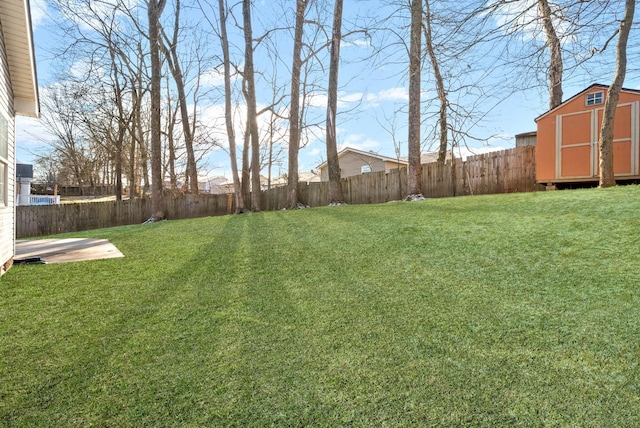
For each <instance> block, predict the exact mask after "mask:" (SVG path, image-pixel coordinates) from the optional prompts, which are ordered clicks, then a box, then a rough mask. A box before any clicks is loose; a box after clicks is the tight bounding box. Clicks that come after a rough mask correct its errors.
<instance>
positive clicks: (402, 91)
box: [364, 87, 409, 107]
mask: <svg viewBox="0 0 640 428" xmlns="http://www.w3.org/2000/svg"><path fill="white" fill-rule="evenodd" d="M364 100H365V101H366V103H367V105H368V107H378V106H379V105H380V103H381V102H383V101H402V102H408V101H409V93H408V92H407V89H406V88H404V87H395V88H389V89H383V90H382V91H379V92H376V93H372V94H367V95H366V96H365V97H364Z"/></svg>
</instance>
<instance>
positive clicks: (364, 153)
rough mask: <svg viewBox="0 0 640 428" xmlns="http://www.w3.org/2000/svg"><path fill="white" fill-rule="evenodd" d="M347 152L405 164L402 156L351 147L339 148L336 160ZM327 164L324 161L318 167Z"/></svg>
mask: <svg viewBox="0 0 640 428" xmlns="http://www.w3.org/2000/svg"><path fill="white" fill-rule="evenodd" d="M347 153H355V154H358V155H361V156H368V157H371V158H374V159H380V160H381V161H384V162H395V163H402V164H406V163H407V162H406V161H405V160H402V158H401V159H400V160H399V161H398V159H396V158H391V157H389V156H383V155H379V154H377V153H374V152H366V151H364V150H357V149H352V148H351V147H347V148H344V149H342V150H340V152H338V160H340V158H341V157H343V156H344V155H346V154H347ZM326 166H327V162H326V161H324V162H322V163H321V164H320V165H318V169H322V168H324V167H326Z"/></svg>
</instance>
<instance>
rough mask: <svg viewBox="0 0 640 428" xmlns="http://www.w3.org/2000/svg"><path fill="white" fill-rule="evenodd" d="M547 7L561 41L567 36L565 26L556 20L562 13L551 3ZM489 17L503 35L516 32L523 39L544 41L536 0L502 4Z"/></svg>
mask: <svg viewBox="0 0 640 428" xmlns="http://www.w3.org/2000/svg"><path fill="white" fill-rule="evenodd" d="M491 3H492V2H489V3H488V4H491ZM549 6H550V7H551V8H552V10H551V14H552V17H553V18H552V20H553V25H554V27H555V30H556V32H557V33H558V36H559V37H560V38H561V39H562V38H563V36H564V35H566V34H567V24H566V22H565V21H562V20H560V19H558V18H557V17H558V16H561V15H562V12H561V11H559V10H557V9H558V7H557V6H556V5H554V4H552V3H549ZM491 16H493V18H494V20H495V21H496V25H497V26H498V28H501V31H502V32H503V33H505V34H506V33H512V32H514V31H517V32H521V33H522V34H523V35H524V38H525V39H528V40H537V41H541V42H544V41H545V34H544V31H543V27H542V21H541V19H540V14H539V12H538V2H537V0H519V1H515V2H504V3H503V4H502V5H500V7H499V8H498V9H497V10H496V11H495V12H492V14H491Z"/></svg>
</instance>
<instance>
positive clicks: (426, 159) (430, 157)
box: [400, 150, 451, 165]
mask: <svg viewBox="0 0 640 428" xmlns="http://www.w3.org/2000/svg"><path fill="white" fill-rule="evenodd" d="M438 154H439V153H438V152H437V151H436V152H424V153H420V163H421V164H423V165H424V164H425V163H433V162H437V161H438ZM445 159H451V150H449V151H447V155H446V157H445ZM400 160H402V161H404V162H405V163H406V164H407V165H408V164H409V156H403V157H401V158H400Z"/></svg>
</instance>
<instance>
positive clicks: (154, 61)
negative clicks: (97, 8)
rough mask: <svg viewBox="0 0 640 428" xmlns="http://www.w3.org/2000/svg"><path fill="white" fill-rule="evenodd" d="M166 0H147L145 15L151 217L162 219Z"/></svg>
mask: <svg viewBox="0 0 640 428" xmlns="http://www.w3.org/2000/svg"><path fill="white" fill-rule="evenodd" d="M165 4H166V0H149V2H148V8H147V15H148V18H149V50H150V54H151V55H150V57H151V127H150V128H151V129H150V131H151V219H152V220H153V221H157V220H162V219H164V217H165V214H164V208H163V206H164V203H163V202H164V201H163V194H162V187H163V177H162V140H161V123H160V113H161V112H160V89H161V88H160V86H161V83H162V82H161V78H162V76H161V72H162V70H161V66H162V64H161V63H160V47H159V41H160V39H159V37H160V28H159V23H160V15H161V14H162V10H163V9H164V6H165Z"/></svg>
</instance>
